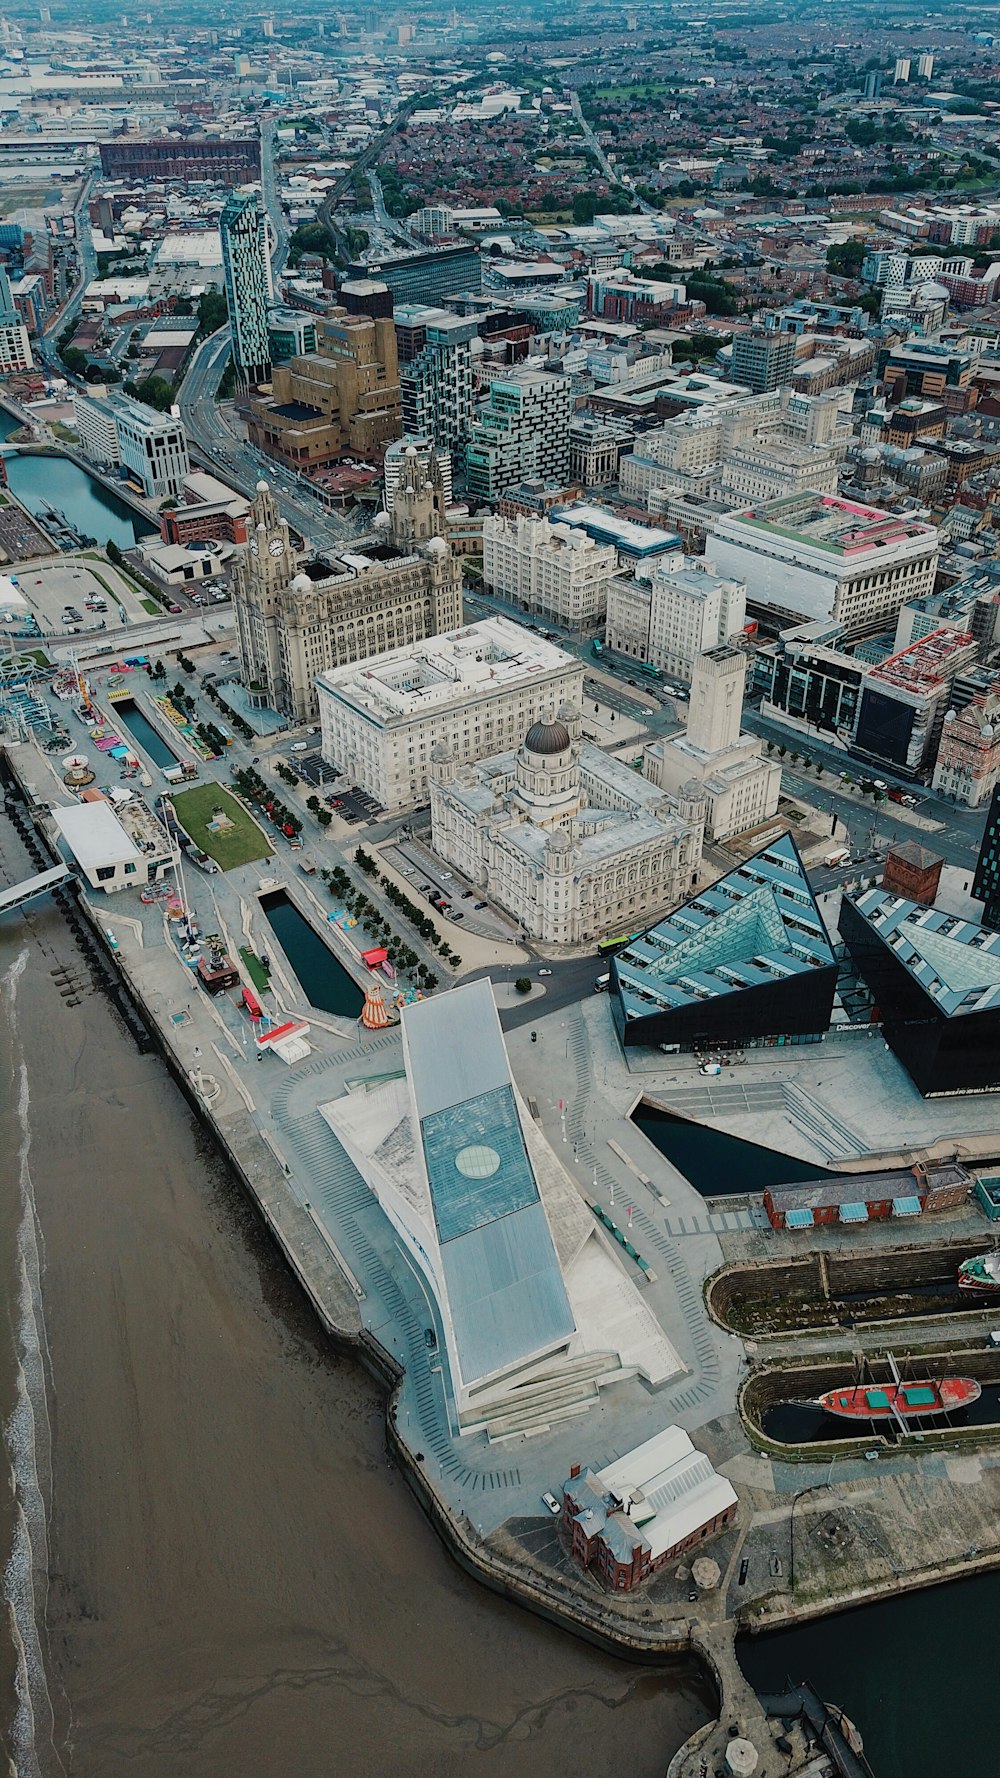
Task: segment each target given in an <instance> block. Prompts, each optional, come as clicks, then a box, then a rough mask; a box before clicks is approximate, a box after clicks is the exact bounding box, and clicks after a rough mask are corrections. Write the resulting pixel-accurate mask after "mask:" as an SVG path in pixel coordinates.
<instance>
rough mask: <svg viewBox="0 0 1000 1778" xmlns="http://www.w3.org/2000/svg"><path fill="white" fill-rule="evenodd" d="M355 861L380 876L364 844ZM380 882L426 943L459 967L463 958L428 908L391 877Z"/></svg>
mask: <svg viewBox="0 0 1000 1778" xmlns="http://www.w3.org/2000/svg"><path fill="white" fill-rule="evenodd" d="M354 862H355V864H356V865H357V866H358V869H359V870H363V871H364V873H365V876H366V877H372V878H374V877H377V876H378V874H379V869H378V864H377V863H376V861H375V859H374V858H373V857H372V855H371V853H370V852H366V851H365V849H364V847H363V846H359V847H358V849H357V851H356V852H355V854H354ZM380 882H381V885H382V888H383V890H384V891H385V897H386V900H387V901H391V902H392V905H393V907H394V908H398V910H399V912H400V913H401V914H402V915H403V918H404V919H405V920H409V922H410V925H411V926H415V927H416V929H417V931H418V932H419V934H420V936H421V938H422V939H423V940H424V943H425V944H428V945H431V946H432V947H433V948H434V950H436V951H440V953H441V956H442V957H443V958H444V960H445V962H446V963H449V962H450V963H451V964H452V965H453V966H454V967H455V968H456V969H457V968H458V966H459V964H460V963H461V961H462V959H461V957H459V956H458V955H457V953H456V952H454V951H453V950H452V949H451V946H450V944H449V942H448V940H447V939H446V938H442V937H441V934H440V933H439V932H438V929H437V927H436V926H435V924H434V921H433V920H432V919H431V917H430V915H429V914H428V912H427V909H426V908H425V907H421V906H420V904H419V903H418V902H415V901H411V900H410V898H409V896H408V895H404V893H403V891H402V889H400V888H399V886H398V884H396V883H394V882H393V880H392V878H391V877H387V876H382V877H381V878H380Z"/></svg>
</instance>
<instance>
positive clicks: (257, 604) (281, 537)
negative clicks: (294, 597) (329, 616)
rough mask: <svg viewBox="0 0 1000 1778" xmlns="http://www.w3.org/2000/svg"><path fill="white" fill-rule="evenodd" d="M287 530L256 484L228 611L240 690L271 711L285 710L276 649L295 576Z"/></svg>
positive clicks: (266, 493)
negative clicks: (258, 693) (257, 692)
mask: <svg viewBox="0 0 1000 1778" xmlns="http://www.w3.org/2000/svg"><path fill="white" fill-rule="evenodd" d="M295 568H296V554H295V550H294V548H293V546H292V542H291V538H290V536H289V532H288V525H287V523H286V521H285V520H284V519H283V518H282V516H281V514H280V512H279V511H278V503H277V501H276V500H275V498H274V495H273V494H272V492H271V490H270V487H269V486H268V484H267V482H265V481H260V482H258V483H257V492H256V493H255V495H254V497H253V500H252V502H251V505H250V513H249V516H248V520H247V546H246V549H244V550H242V551H241V552H240V554H239V555H238V556H237V558H236V562H235V564H234V568H233V611H234V615H235V618H236V635H237V639H238V642H239V650H240V668H241V674H242V678H243V682H244V684H245V685H246V686H247V687H248V688H249V689H250V690H251V693H252V692H253V690H254V688H258V687H259V688H260V689H262V690H263V691H264V692H265V693H266V697H267V702H268V703H269V704H270V705H271V707H272V708H273V709H277V710H281V709H284V708H285V705H286V701H287V699H286V695H285V694H286V690H287V688H286V686H285V683H284V681H285V677H286V675H285V672H284V668H283V662H282V650H281V645H280V624H279V621H278V620H279V614H280V609H281V599H282V595H283V594H284V593H286V592H287V590H288V588H289V587H290V586H291V583H292V580H293V578H294V575H295Z"/></svg>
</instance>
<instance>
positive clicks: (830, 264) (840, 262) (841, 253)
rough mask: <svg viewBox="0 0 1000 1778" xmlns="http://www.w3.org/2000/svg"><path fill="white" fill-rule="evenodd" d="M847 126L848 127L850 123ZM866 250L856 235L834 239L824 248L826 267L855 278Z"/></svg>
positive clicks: (831, 270)
mask: <svg viewBox="0 0 1000 1778" xmlns="http://www.w3.org/2000/svg"><path fill="white" fill-rule="evenodd" d="M847 127H848V129H850V124H848V126H847ZM867 251H868V248H867V245H866V243H865V242H864V241H863V240H861V238H860V236H858V235H852V236H851V238H850V240H849V241H835V242H834V244H833V246H832V247H828V248H827V250H826V269H827V271H828V272H834V273H835V274H836V275H837V276H838V277H840V278H856V277H857V276H858V275H859V273H860V271H861V262H862V260H863V259H864V257H865V254H866V253H867Z"/></svg>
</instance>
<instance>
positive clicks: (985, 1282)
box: [958, 1249, 1000, 1290]
mask: <svg viewBox="0 0 1000 1778" xmlns="http://www.w3.org/2000/svg"><path fill="white" fill-rule="evenodd" d="M958 1288H959V1290H1000V1251H997V1250H996V1249H994V1250H993V1252H992V1253H976V1254H974V1255H973V1257H972V1259H963V1261H962V1263H961V1265H960V1266H959V1268H958Z"/></svg>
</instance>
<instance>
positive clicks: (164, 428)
mask: <svg viewBox="0 0 1000 1778" xmlns="http://www.w3.org/2000/svg"><path fill="white" fill-rule="evenodd" d="M108 405H109V407H110V410H111V412H112V414H113V415H114V422H115V434H116V436H117V440H118V461H119V462H120V463H121V465H122V467H123V468H124V469H127V470H130V471H131V473H132V475H133V476H134V477H135V479H136V481H137V482H139V483H140V485H141V487H142V490H143V493H144V494H145V496H146V498H147V500H167V499H171V500H176V499H177V498H178V497H179V495H180V494H182V493H183V491H184V478H185V476H187V475H189V474H190V470H191V464H190V462H189V460H188V449H187V435H186V433H185V431H184V427H183V426H182V424H181V422H180V420H178V419H175V418H174V416H173V415H172V414H158V413H155V412H154V410H153V409H152V408H150V407H146V406H145V404H144V403H143V402H141V401H132V400H131V398H130V397H129V396H127V395H117V394H116V395H112V396H111V398H110V401H109V403H108Z"/></svg>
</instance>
